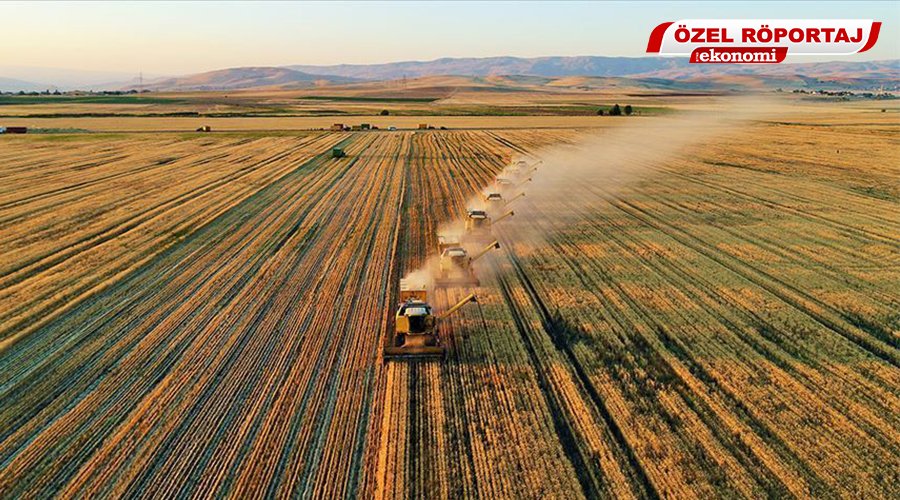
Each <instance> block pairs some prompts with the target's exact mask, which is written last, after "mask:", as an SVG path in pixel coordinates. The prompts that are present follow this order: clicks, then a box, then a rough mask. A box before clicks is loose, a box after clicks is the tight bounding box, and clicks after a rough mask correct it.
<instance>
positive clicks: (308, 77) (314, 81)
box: [144, 67, 358, 90]
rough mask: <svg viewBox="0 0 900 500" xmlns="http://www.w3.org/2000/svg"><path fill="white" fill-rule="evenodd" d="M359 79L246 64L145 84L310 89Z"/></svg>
mask: <svg viewBox="0 0 900 500" xmlns="http://www.w3.org/2000/svg"><path fill="white" fill-rule="evenodd" d="M357 80H358V79H356V78H352V77H344V76H334V75H323V74H316V75H312V74H308V73H304V72H301V71H296V70H293V69H289V68H276V67H247V68H228V69H222V70H217V71H209V72H206V73H198V74H195V75H188V76H182V77H176V78H166V79H162V80H157V81H154V82H151V83H149V84H145V85H144V88H147V89H150V90H232V89H247V88H281V89H292V88H307V87H314V86H317V85H326V84H341V83H350V82H354V81H357Z"/></svg>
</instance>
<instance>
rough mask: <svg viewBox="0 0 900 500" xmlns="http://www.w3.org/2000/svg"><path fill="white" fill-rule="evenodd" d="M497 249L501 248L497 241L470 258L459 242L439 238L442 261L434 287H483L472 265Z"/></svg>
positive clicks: (442, 237)
mask: <svg viewBox="0 0 900 500" xmlns="http://www.w3.org/2000/svg"><path fill="white" fill-rule="evenodd" d="M495 248H500V242H498V241H497V240H494V241H493V242H491V244H490V245H488V246H486V247H484V248H483V249H481V251H479V252H478V253H476V254H475V255H471V256H470V255H469V252H468V251H467V250H466V249H465V248H463V247H462V245H460V242H459V241H458V240H456V239H451V238H448V237H444V236H439V237H438V251H439V252H440V254H441V260H440V264H439V265H438V272H439V274H438V277H437V278H436V279H435V280H434V286H436V287H438V288H446V287H452V286H479V285H481V282H480V281H478V277H477V276H475V269H474V268H473V267H472V263H473V262H475V261H476V260H478V259H480V258H481V257H483V256H485V255H487V253H488V252H490V251H491V250H493V249H495Z"/></svg>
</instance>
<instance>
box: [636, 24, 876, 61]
mask: <svg viewBox="0 0 900 500" xmlns="http://www.w3.org/2000/svg"><path fill="white" fill-rule="evenodd" d="M880 31H881V22H878V21H873V20H871V19H684V20H681V21H672V22H666V23H662V24H660V25H659V26H657V27H656V28H654V29H653V31H652V32H651V33H650V41H649V42H648V43H647V52H650V53H658V54H660V55H670V56H690V62H692V63H705V64H720V63H729V64H733V63H744V64H747V63H749V64H773V63H780V62H782V61H784V59H785V57H787V55H788V53H790V54H791V55H798V56H811V55H849V54H857V53H860V52H865V51H867V50H869V49H871V48H872V47H873V46H874V45H875V42H876V41H878V33H879V32H880Z"/></svg>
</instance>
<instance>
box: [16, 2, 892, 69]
mask: <svg viewBox="0 0 900 500" xmlns="http://www.w3.org/2000/svg"><path fill="white" fill-rule="evenodd" d="M0 9H2V15H0V33H3V43H2V44H0V66H39V67H64V68H73V69H80V70H95V71H119V72H132V73H134V72H137V71H140V70H143V71H144V72H145V73H148V74H181V73H193V72H199V71H206V70H212V69H219V68H224V67H233V66H251V65H253V66H257V65H258V66H264V65H286V64H339V63H375V62H390V61H398V60H429V59H436V58H440V57H481V56H493V55H514V56H523V57H531V56H546V55H620V56H641V55H644V48H645V47H646V43H647V36H648V35H649V32H650V30H651V29H652V28H653V27H654V26H655V25H657V24H658V23H660V22H663V21H667V20H675V19H678V18H765V17H768V18H863V19H868V18H873V19H876V20H881V21H882V22H884V26H883V28H882V33H881V37H880V39H879V42H878V44H877V45H876V46H875V48H874V49H872V50H871V51H870V52H869V53H867V54H861V55H857V56H852V57H850V58H847V59H846V60H854V61H860V60H877V59H897V58H900V34H898V33H900V32H898V26H900V2H898V1H893V2H852V1H844V2H821V1H820V2H729V3H720V2H684V3H682V2H553V3H551V2H536V1H534V2H474V1H473V2H456V3H450V2H409V1H408V2H394V3H391V2H362V3H354V2H328V3H325V2H271V3H268V2H224V3H217V2H196V3H186V2H177V3H174V2H173V3H168V2H146V3H137V2H135V3H131V2H118V3H111V2H96V3H37V2H30V3H4V4H0ZM794 60H796V61H801V59H800V58H795V59H794ZM810 60H811V59H802V61H810Z"/></svg>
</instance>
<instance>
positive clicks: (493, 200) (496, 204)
mask: <svg viewBox="0 0 900 500" xmlns="http://www.w3.org/2000/svg"><path fill="white" fill-rule="evenodd" d="M484 202H485V203H486V204H487V206H488V207H490V208H491V209H493V210H496V209H498V208H501V207H503V205H504V201H503V195H501V194H500V193H497V192H494V193H488V195H487V196H485V197H484Z"/></svg>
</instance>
